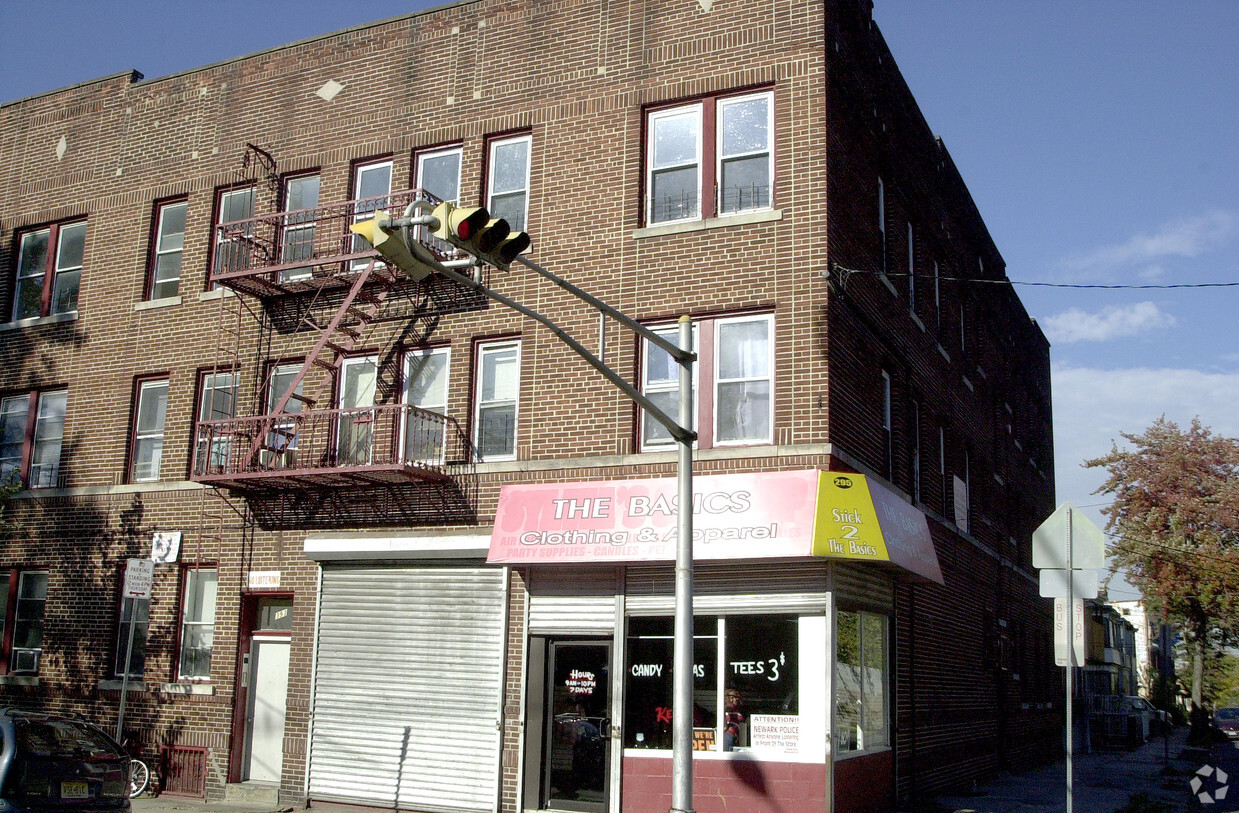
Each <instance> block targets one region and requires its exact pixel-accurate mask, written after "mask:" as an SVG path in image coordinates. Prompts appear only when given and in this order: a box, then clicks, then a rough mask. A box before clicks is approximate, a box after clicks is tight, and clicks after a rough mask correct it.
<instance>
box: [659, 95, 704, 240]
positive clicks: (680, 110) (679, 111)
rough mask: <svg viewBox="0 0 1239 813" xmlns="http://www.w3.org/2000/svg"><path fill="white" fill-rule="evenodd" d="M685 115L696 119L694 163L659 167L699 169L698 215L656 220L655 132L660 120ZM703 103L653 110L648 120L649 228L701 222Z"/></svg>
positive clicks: (702, 206) (665, 168)
mask: <svg viewBox="0 0 1239 813" xmlns="http://www.w3.org/2000/svg"><path fill="white" fill-rule="evenodd" d="M685 113H692V114H693V115H694V116H695V118H696V124H697V149H696V154H695V156H694V158H693V162H692V163H683V164H674V165H670V166H666V167H658V169H659V170H660V171H665V170H667V169H676V168H678V169H687V168H688V167H690V166H695V167H696V168H697V189H696V191H697V213H696V214H695V215H690V216H688V217H676V218H668V219H666V220H658V221H656V220H654V170H655V167H654V141H655V139H654V130H655V128H656V124H657V122H658V121H659V120H660V119H667V118H672V117H675V116H682V115H684V114H685ZM703 128H704V123H703V117H702V103H701V102H696V103H695V104H688V105H681V106H679V107H669V108H665V109H661V110H652V111H650V113H649V114H648V118H647V119H646V134H647V138H646V141H647V142H648V143H647V145H646V156H645V222H646V225H648V226H665V225H667V224H669V223H687V222H690V221H694V220H701V218H702V216H703V212H704V211H705V205H704V202H703V195H702V189H701V175H702V173H701V159H702V155H701V153H702V141H703V139H704V133H703V132H702V130H703Z"/></svg>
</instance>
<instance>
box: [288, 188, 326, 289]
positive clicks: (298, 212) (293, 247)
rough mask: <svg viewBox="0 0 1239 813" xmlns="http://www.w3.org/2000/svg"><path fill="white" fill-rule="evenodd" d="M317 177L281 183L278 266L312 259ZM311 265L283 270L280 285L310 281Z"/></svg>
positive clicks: (316, 203)
mask: <svg viewBox="0 0 1239 813" xmlns="http://www.w3.org/2000/svg"><path fill="white" fill-rule="evenodd" d="M318 189H319V177H318V175H297V176H295V177H292V178H288V179H286V180H285V181H284V211H285V212H287V213H288V214H286V215H284V223H283V224H282V234H281V237H280V263H281V264H284V263H295V262H302V261H309V260H312V259H314V231H315V228H314V227H315V219H314V218H315V215H316V214H317V212H315V211H314V209H315V208H316V207H317V206H318ZM313 274H314V269H313V268H312V267H311V266H308V265H307V266H304V267H301V268H285V269H283V270H281V271H280V281H281V282H296V281H297V280H303V279H309V278H310V277H311V276H313Z"/></svg>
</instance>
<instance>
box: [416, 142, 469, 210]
mask: <svg viewBox="0 0 1239 813" xmlns="http://www.w3.org/2000/svg"><path fill="white" fill-rule="evenodd" d="M417 186H418V188H419V189H421V190H422V191H423V192H429V193H430V194H432V195H434V196H435V197H436V198H438V199H439V200H442V201H446V202H447V203H459V202H460V147H449V148H447V149H442V150H433V151H430V152H424V153H420V154H418V156H417Z"/></svg>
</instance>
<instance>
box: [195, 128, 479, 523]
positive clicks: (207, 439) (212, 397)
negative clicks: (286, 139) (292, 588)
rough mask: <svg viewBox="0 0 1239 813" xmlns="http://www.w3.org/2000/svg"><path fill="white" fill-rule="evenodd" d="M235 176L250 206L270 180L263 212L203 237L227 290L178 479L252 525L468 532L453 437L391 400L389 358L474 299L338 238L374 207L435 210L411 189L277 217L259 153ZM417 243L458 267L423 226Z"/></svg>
mask: <svg viewBox="0 0 1239 813" xmlns="http://www.w3.org/2000/svg"><path fill="white" fill-rule="evenodd" d="M243 167H245V168H249V169H251V172H250V179H252V181H253V184H254V189H255V190H256V194H255V201H256V202H257V201H258V194H257V192H259V191H261V187H262V186H263V182H264V180H267V181H269V186H270V187H271V194H270V195H269V196H268V197H269V198H270V202H269V203H268V204H266V205H267V206H269V211H268V212H267V213H263V214H256V215H255V216H253V217H249V218H245V219H241V220H236V221H233V222H228V223H223V224H220V225H218V226H217V227H216V230H215V242H214V246H213V262H212V270H211V283H212V286H213V287H222V288H224V289H226V290H225V291H224V292H223V293H222V295H221V297H220V313H219V325H218V327H217V331H216V337H217V338H216V341H217V349H216V353H215V361H214V367H213V369H212V371H211V373H210V379H209V380H210V381H211V382H212V383H213V385H215V387H214V389H212V391H211V392H209V393H208V392H205V391H204V393H203V398H204V399H206V403H207V405H208V407H209V408H208V409H204V410H202V411H200V413H199V420H198V421H197V423H196V424H195V429H194V451H193V474H192V479H193V480H194V481H196V482H199V483H202V484H203V485H206V486H211V487H213V488H215V489H219V490H225V491H227V492H228V494H229V495H230V496H231V495H235V496H239V497H242V498H244V500H245V501H246V504H247V506H248V508H249V511H250V513H251V515H252V516H253V518H254V520H255V521H256V522H257V524H258V525H259V526H260V527H263V528H267V529H291V528H349V527H364V526H392V525H417V524H431V523H434V524H456V523H462V524H467V523H471V522H473V521H474V517H475V513H474V494H475V489H476V484H475V470H474V454H473V450H472V447H471V444H470V442H469V439H468V436H467V434H466V433H465V432H464V431H463V430H462V428H461V427H460V426H459V425H458V424H457V422H456V421H455V420H454V419H452V418H451V417H449V416H447V415H443V414H440V413H438V412H433V411H429V410H425V409H420V408H418V407H416V406H413V405H410V404H409V403H407V402H406V401H405V399H404V398H403V392H402V390H403V384H404V382H403V380H402V378H403V375H402V365H401V360H402V351H403V350H404V349H406V348H415V347H416V346H418V345H419V344H421V343H423V342H424V341H425V340H426V338H427V337H428V336H429V335H430V334H431V332H432V331H433V330H434V327H435V325H436V324H437V323H438V320H439V319H440V318H441V317H442V316H443V315H444V314H446V313H451V312H458V311H463V310H476V309H479V308H483V307H485V299H484V298H482V297H480V296H479V295H477V294H475V293H473V292H470V291H466V290H462V289H461V288H460V286H457V285H455V284H453V283H451V282H450V281H448V280H446V279H443V278H442V277H441V276H440V275H433V274H432V275H430V276H427V277H424V278H415V277H414V276H410V275H409V274H407V273H406V272H404V271H402V270H400V269H399V268H396V267H391V266H389V265H388V264H386V263H385V262H384V261H383V259H382V258H381V257H380V256H379V254H378V252H377V251H375V250H374V249H372V248H371V247H370V245H369V244H368V243H366V242H365V241H364V240H362V239H360V238H359V237H357V236H356V235H354V234H353V233H352V232H351V231H350V230H349V226H350V225H352V224H353V223H355V222H357V221H358V220H360V219H365V218H368V217H371V216H373V213H374V212H375V211H376V210H385V211H387V212H389V213H396V214H399V213H401V212H403V211H404V210H406V208H407V207H409V206H410V204H412V203H414V202H415V201H418V200H422V201H426V202H428V203H431V204H433V203H438V202H439V201H438V200H437V199H436V198H434V197H433V196H432V195H429V194H427V193H424V192H422V191H421V190H416V189H414V190H407V191H402V192H393V193H390V194H387V195H382V196H379V197H375V198H367V199H363V200H350V201H346V202H343V203H335V204H327V205H322V206H316V207H313V208H309V209H301V210H298V211H278V209H279V206H278V195H279V192H278V175H277V174H276V173H275V168H274V162H273V161H272V160H271V159H270V156H269V155H267V154H266V153H265V152H264V151H262V150H261V149H259V148H257V147H253V146H251V147H250V148H249V150H248V151H247V153H246V160H245V161H244V162H243ZM255 167H257V168H258V171H252V169H253V168H255ZM260 176H265V178H264V177H260ZM255 208H257V203H256V207H255ZM416 238H417V239H418V240H419V241H420V242H421V243H422V244H423V245H424V246H425V247H426V248H427V249H428V250H429V251H430V252H431V253H432V254H433V255H434V256H435V257H436V258H437V259H439V260H440V261H443V262H447V263H452V262H454V261H456V260H458V259H459V257H458V256H457V255H456V254H455V250H454V249H453V248H452V247H451V246H449V245H447V244H446V243H443V242H441V241H439V240H437V239H435V238H434V237H432V236H430V235H429V234H427V233H425V232H424V230H423V231H421V232H418V233H417V234H416ZM230 294H235V296H233V295H230ZM376 348H377V349H376ZM288 359H296V361H293V362H289V361H287V360H288ZM358 359H361V360H362V363H361V364H357V365H354V366H350V361H356V360H358ZM247 380H248V382H249V386H244V384H245V383H246V382H247ZM220 382H223V384H224V385H225V386H219V384H220ZM225 387H231V391H230V392H228V391H227V390H226V389H225ZM346 392H349V393H352V397H350V398H345V397H344V396H342V393H346ZM358 393H360V396H359V395H358Z"/></svg>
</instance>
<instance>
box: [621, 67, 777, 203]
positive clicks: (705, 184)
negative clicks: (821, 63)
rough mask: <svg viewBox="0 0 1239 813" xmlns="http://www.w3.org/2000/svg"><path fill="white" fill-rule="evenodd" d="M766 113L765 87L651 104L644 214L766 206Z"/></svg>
mask: <svg viewBox="0 0 1239 813" xmlns="http://www.w3.org/2000/svg"><path fill="white" fill-rule="evenodd" d="M773 116H774V95H773V94H772V93H770V92H769V91H767V92H763V93H755V94H749V95H744V96H734V97H718V98H716V97H709V98H706V99H703V100H701V101H699V102H695V103H693V104H688V105H682V106H678V107H671V108H661V109H658V110H652V111H650V113H649V117H648V119H647V122H646V130H647V132H646V139H647V143H648V148H647V155H646V177H645V185H646V196H647V204H646V210H645V218H646V222H647V223H649V224H651V225H653V224H658V223H675V222H678V221H686V220H697V219H700V218H710V217H718V216H722V215H731V214H738V213H740V212H747V211H753V210H756V209H768V208H770V206H771V189H772V181H773V177H774V161H773V137H772V134H773V132H774V119H773ZM703 190H706V191H707V193H708V194H704V195H703Z"/></svg>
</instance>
